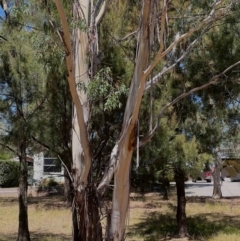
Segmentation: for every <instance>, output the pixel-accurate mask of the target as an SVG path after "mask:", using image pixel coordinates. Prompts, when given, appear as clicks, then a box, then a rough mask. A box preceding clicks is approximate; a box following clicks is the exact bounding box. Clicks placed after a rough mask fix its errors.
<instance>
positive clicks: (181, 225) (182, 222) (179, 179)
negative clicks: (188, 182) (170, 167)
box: [174, 168, 189, 238]
mask: <svg viewBox="0 0 240 241" xmlns="http://www.w3.org/2000/svg"><path fill="white" fill-rule="evenodd" d="M174 179H175V181H176V187H177V215H176V218H177V224H178V235H179V237H180V238H184V237H188V236H189V235H188V230H187V217H186V197H185V183H184V179H185V175H184V172H183V171H182V170H181V169H180V168H176V169H175V170H174Z"/></svg>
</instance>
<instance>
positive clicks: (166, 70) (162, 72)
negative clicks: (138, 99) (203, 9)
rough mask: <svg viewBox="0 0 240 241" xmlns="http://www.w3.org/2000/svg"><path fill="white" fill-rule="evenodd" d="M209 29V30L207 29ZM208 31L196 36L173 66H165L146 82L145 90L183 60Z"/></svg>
mask: <svg viewBox="0 0 240 241" xmlns="http://www.w3.org/2000/svg"><path fill="white" fill-rule="evenodd" d="M206 31H207V30H206ZM206 31H204V32H203V33H202V34H201V35H200V36H199V37H198V38H196V39H195V40H194V41H193V42H192V43H191V44H190V45H189V46H188V48H187V49H186V51H185V52H184V53H183V54H182V55H181V56H180V57H179V58H178V59H177V60H176V61H175V62H174V64H172V65H171V66H169V67H167V66H165V67H164V68H163V69H162V71H161V72H160V73H158V74H157V75H155V76H154V77H153V78H152V79H151V80H149V81H148V82H147V83H146V84H145V91H148V90H149V89H150V88H151V85H155V84H157V83H158V82H159V81H160V79H161V77H162V76H163V75H164V74H165V73H166V72H168V71H169V70H171V69H172V68H174V67H175V66H176V65H177V64H178V63H179V62H181V61H182V60H183V59H184V58H185V57H186V56H187V55H188V54H189V52H190V50H191V49H192V48H193V47H194V45H195V44H196V43H198V41H199V40H200V39H201V38H202V36H203V35H204V34H205V33H206Z"/></svg>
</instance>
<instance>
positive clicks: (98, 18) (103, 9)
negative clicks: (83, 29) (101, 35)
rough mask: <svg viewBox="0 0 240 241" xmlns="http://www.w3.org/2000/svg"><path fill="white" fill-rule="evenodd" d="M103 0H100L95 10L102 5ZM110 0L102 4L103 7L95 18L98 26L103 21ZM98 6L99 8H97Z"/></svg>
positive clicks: (105, 0)
mask: <svg viewBox="0 0 240 241" xmlns="http://www.w3.org/2000/svg"><path fill="white" fill-rule="evenodd" d="M102 1H103V0H98V2H97V4H96V8H95V11H97V10H98V9H99V7H100V5H101V3H102ZM108 2H109V0H104V3H103V4H102V7H101V9H100V10H99V12H98V15H97V16H96V18H95V24H96V26H98V24H99V23H100V22H101V20H102V18H103V16H104V14H105V12H106V9H107V6H108ZM97 8H98V9H97Z"/></svg>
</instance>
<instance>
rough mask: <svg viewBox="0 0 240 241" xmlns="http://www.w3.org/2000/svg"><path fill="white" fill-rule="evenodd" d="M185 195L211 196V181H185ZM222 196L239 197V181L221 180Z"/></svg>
mask: <svg viewBox="0 0 240 241" xmlns="http://www.w3.org/2000/svg"><path fill="white" fill-rule="evenodd" d="M185 187H186V189H185V191H186V196H201V197H211V196H212V192H213V183H212V182H211V183H207V182H205V181H198V182H196V183H194V182H186V185H185ZM222 194H223V197H239V196H240V182H230V181H228V180H226V181H223V182H222Z"/></svg>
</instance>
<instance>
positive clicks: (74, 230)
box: [72, 204, 82, 241]
mask: <svg viewBox="0 0 240 241" xmlns="http://www.w3.org/2000/svg"><path fill="white" fill-rule="evenodd" d="M73 205H74V204H73ZM77 215H78V214H77V208H75V207H73V209H72V225H73V226H72V241H82V240H81V239H80V237H79V229H78V218H77Z"/></svg>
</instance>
